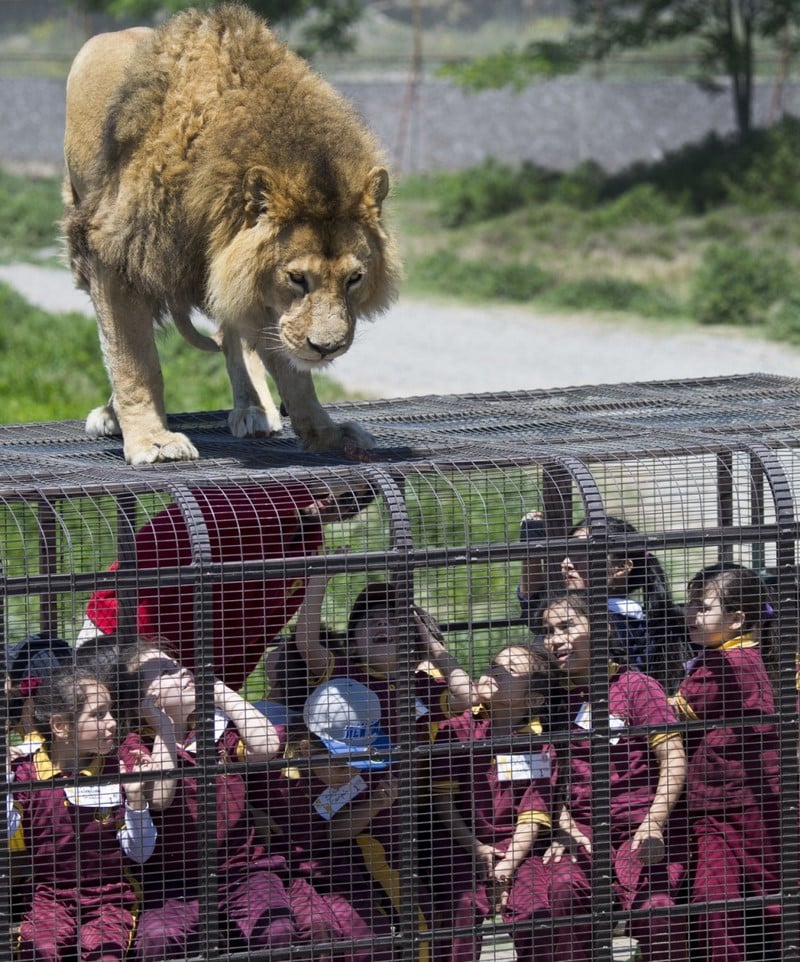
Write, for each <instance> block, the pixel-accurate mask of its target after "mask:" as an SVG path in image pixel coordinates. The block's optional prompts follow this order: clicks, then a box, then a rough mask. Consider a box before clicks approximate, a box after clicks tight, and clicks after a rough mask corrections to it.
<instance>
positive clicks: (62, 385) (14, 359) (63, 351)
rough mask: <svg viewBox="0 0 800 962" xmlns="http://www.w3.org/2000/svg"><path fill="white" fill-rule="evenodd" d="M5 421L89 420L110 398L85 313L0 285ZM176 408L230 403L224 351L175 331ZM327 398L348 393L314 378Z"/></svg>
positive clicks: (170, 364) (169, 368) (167, 370)
mask: <svg viewBox="0 0 800 962" xmlns="http://www.w3.org/2000/svg"><path fill="white" fill-rule="evenodd" d="M0 317H2V319H3V323H2V324H0V422H2V423H4V424H14V423H27V422H35V421H56V420H65V419H73V418H78V419H83V418H84V417H86V414H87V413H88V412H89V411H90V410H91V409H92V408H94V407H97V405H98V404H100V403H102V402H103V401H104V400H105V399H106V397H107V396H108V379H107V377H106V373H105V370H104V368H103V362H102V359H101V356H100V347H99V344H98V340H97V326H96V324H95V322H94V321H93V320H92V319H91V318H88V317H85V316H84V315H82V314H49V313H47V312H46V311H42V310H39V309H38V308H35V307H32V306H31V305H30V304H28V302H27V301H26V300H24V298H22V297H21V296H20V295H19V294H18V293H17V292H16V291H13V290H12V289H11V288H10V287H9V286H8V285H6V284H2V283H0ZM159 355H160V357H161V363H162V368H163V370H164V381H165V383H166V385H167V392H168V393H167V408H168V410H170V411H215V410H219V409H220V408H228V407H230V405H231V397H230V385H229V382H228V376H227V373H226V371H225V364H224V361H223V359H222V357H221V356H219V355H215V354H205V353H203V352H202V351H198V350H197V349H196V348H193V347H191V346H190V345H189V344H187V343H186V342H185V341H184V340H183V339H182V338H181V337H180V336H179V335H178V334H176V333H174V332H172V333H167V334H163V335H160V336H159ZM315 383H316V385H317V392H318V394H319V396H320V400H322V401H334V400H342V399H345V398H347V397H352V395H349V394H348V393H347V391H345V389H344V388H343V387H342V386H341V385H339V384H338V383H337V382H335V381H333V380H332V379H330V378H326V377H317V378H315Z"/></svg>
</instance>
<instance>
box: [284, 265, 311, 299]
mask: <svg viewBox="0 0 800 962" xmlns="http://www.w3.org/2000/svg"><path fill="white" fill-rule="evenodd" d="M287 277H288V278H289V283H290V284H291V285H292V287H296V288H297V290H299V291H301V292H302V293H303V294H308V280H307V278H306V275H305V274H304V273H303V272H302V271H288V272H287Z"/></svg>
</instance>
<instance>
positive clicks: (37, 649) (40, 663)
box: [6, 632, 72, 728]
mask: <svg viewBox="0 0 800 962" xmlns="http://www.w3.org/2000/svg"><path fill="white" fill-rule="evenodd" d="M71 664H72V649H71V648H70V646H69V645H68V644H67V643H66V641H64V640H63V639H62V638H57V637H56V636H55V635H51V634H50V633H49V632H41V633H40V634H36V635H28V637H27V638H24V639H23V640H22V641H20V642H17V643H16V644H14V645H9V647H8V649H7V652H6V673H7V674H8V682H9V688H10V691H9V699H8V717H9V723H10V727H11V728H16V726H17V725H18V724H19V723H20V721H21V718H22V709H23V705H24V704H25V701H26V699H28V698H32V697H33V696H34V695H35V693H36V691H37V690H38V689H39V688H40V687H41V685H42V684H43V682H44V681H45V679H47V678H48V677H49V676H50V675H51V674H52V673H53V672H54V671H59V670H61V669H62V668H65V667H67V666H69V665H71Z"/></svg>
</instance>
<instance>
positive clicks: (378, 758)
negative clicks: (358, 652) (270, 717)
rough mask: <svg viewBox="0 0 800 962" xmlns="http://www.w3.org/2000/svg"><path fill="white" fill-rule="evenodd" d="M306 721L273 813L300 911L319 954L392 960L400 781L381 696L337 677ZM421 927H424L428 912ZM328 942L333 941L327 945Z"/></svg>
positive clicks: (277, 785) (314, 697)
mask: <svg viewBox="0 0 800 962" xmlns="http://www.w3.org/2000/svg"><path fill="white" fill-rule="evenodd" d="M303 717H304V720H305V726H306V727H305V728H304V729H303V730H302V731H295V732H294V733H293V734H291V735H290V736H289V738H288V741H287V745H286V751H285V757H286V758H287V760H288V761H289V764H288V766H287V768H286V769H284V770H283V771H281V772H278V773H276V775H275V778H274V779H273V782H272V786H271V795H272V798H271V804H270V805H269V811H270V814H271V815H272V818H273V821H274V822H275V824H276V827H277V829H278V836H277V839H276V844H281V845H283V847H284V850H285V851H286V853H287V857H288V859H289V862H290V865H291V872H292V885H291V901H292V910H293V912H294V915H295V919H296V921H297V925H298V929H299V931H300V935H301V938H302V939H303V940H304V941H307V942H311V943H312V946H313V949H314V958H315V959H316V960H321V959H330V958H331V957H334V956H335V958H336V959H346V960H348V962H367V960H372V962H374V960H377V959H390V958H392V957H393V951H392V947H391V945H384V946H376V945H370V944H369V943H370V942H371V941H373V940H375V939H376V938H378V937H380V936H386V935H388V934H389V932H390V931H391V926H392V923H393V921H394V922H397V919H398V917H399V916H398V915H397V913H398V911H399V909H400V890H399V883H398V878H397V873H396V871H395V869H394V867H393V848H394V841H395V838H394V836H395V835H396V832H397V822H396V817H394V818H393V815H392V807H393V805H394V803H395V801H396V799H397V796H398V783H397V780H396V779H395V778H394V777H393V776H392V774H391V771H390V764H391V759H390V753H391V748H392V746H391V743H390V740H389V738H388V736H387V735H386V734H385V733H384V732H383V730H382V729H381V727H380V725H381V706H380V702H379V700H378V696H377V695H376V694H375V693H374V692H373V691H371V690H370V689H369V688H367V687H366V686H365V685H362V684H361V683H360V682H357V681H354V680H353V679H350V678H332V679H331V680H330V681H328V682H326V683H325V684H323V685H320V686H319V687H318V688H317V689H315V690H314V691H313V692H312V693H311V695H310V696H309V697H308V700H307V701H306V704H305V707H304V710H303ZM420 924H424V922H423V920H422V919H420ZM326 943H333V944H332V945H327V944H326Z"/></svg>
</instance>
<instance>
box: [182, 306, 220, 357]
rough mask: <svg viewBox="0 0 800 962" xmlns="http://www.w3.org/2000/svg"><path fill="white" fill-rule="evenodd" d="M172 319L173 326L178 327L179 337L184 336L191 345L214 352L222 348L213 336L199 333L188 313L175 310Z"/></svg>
mask: <svg viewBox="0 0 800 962" xmlns="http://www.w3.org/2000/svg"><path fill="white" fill-rule="evenodd" d="M172 320H173V321H174V322H175V327H176V328H177V329H178V331H179V333H180V335H181V337H183V338H185V339H186V340H187V341H188V342H189V343H190V344H191V345H192V346H193V347H196V348H198V349H199V350H201V351H211V352H216V351H221V350H222V347H221V346H220V344H219V342H218V341H217V340H216V339H215V338H214V337H208V336H207V335H206V334H201V333H200V331H198V330H197V328H196V327H195V326H194V324H192V320H191V318H190V317H189V315H188V314H183V313H181V312H180V311H175V312H174V313H173V315H172Z"/></svg>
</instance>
